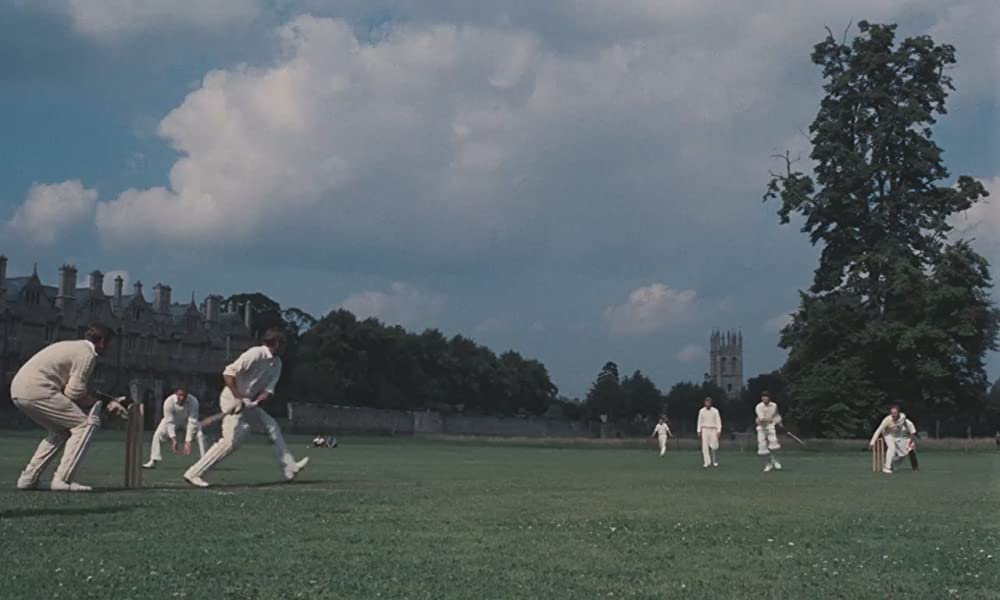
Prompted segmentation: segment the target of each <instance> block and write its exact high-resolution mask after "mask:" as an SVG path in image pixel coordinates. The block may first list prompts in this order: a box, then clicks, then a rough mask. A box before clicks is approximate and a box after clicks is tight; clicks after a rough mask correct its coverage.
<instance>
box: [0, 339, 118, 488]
mask: <svg viewBox="0 0 1000 600" xmlns="http://www.w3.org/2000/svg"><path fill="white" fill-rule="evenodd" d="M114 335H115V334H114V331H113V330H112V329H111V328H110V327H106V326H104V325H96V324H95V325H91V326H90V327H89V328H88V329H87V332H86V334H84V339H82V340H77V341H65V342H56V343H54V344H51V345H49V346H46V347H45V348H43V349H42V350H41V351H39V352H38V353H37V354H35V355H34V356H32V357H31V358H30V359H28V362H26V363H24V365H23V366H22V367H21V368H20V369H19V370H18V371H17V374H16V375H14V380H13V381H12V382H11V385H10V396H11V400H13V402H14V405H15V406H17V408H18V409H20V410H21V412H23V413H24V414H25V415H27V416H28V417H29V418H30V419H31V420H32V421H34V422H35V423H38V424H39V425H41V426H42V427H44V428H45V429H47V430H48V432H49V435H48V437H46V438H45V439H44V440H42V442H41V443H40V444H38V449H37V450H35V455H34V456H32V457H31V461H30V462H28V465H27V466H26V467H24V470H23V471H22V472H21V475H20V477H18V479H17V488H18V489H20V490H32V489H37V488H38V479H39V478H40V477H41V475H42V472H43V471H45V468H46V467H47V466H48V465H49V463H51V462H52V460H53V459H54V458H55V456H56V453H58V452H59V449H60V448H63V455H62V460H60V461H59V466H58V467H56V472H55V475H53V477H52V485H51V488H50V489H52V490H54V491H68V492H87V491H90V489H91V488H90V486H86V485H83V484H80V483H77V482H75V481H73V476H74V474H75V473H76V470H77V467H79V466H80V462H81V461H82V460H83V456H84V453H85V452H86V450H87V444H89V443H90V438H91V437H93V435H94V431H95V430H96V429H97V428H98V427H100V425H101V418H100V411H101V402H100V401H99V400H98V399H97V397H95V396H94V395H93V394H91V393H90V392H88V391H87V384H88V383H89V381H90V376H91V374H93V372H94V367H95V366H96V365H97V357H98V356H99V355H101V354H103V353H104V352H105V351H106V350H107V349H108V347H109V346H110V345H111V340H112V338H114ZM83 408H89V409H90V410H89V413H85V412H84V411H83ZM108 410H109V411H110V412H112V413H115V414H122V413H123V412H124V409H123V407H122V406H121V403H120V402H119V401H118V400H112V401H110V402H109V403H108Z"/></svg>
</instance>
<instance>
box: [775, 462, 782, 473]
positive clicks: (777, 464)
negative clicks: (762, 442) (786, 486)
mask: <svg viewBox="0 0 1000 600" xmlns="http://www.w3.org/2000/svg"><path fill="white" fill-rule="evenodd" d="M774 470H775V471H780V470H781V463H780V462H778V461H774Z"/></svg>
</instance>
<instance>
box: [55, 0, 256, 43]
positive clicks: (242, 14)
mask: <svg viewBox="0 0 1000 600" xmlns="http://www.w3.org/2000/svg"><path fill="white" fill-rule="evenodd" d="M49 8H50V9H55V10H57V11H59V12H61V13H63V14H66V15H68V16H69V18H70V20H71V22H72V23H73V28H74V29H75V30H76V31H78V32H80V33H82V34H84V35H87V36H91V37H93V38H96V39H99V40H102V41H107V40H117V39H121V38H125V37H130V36H139V35H142V34H144V33H148V32H149V31H151V30H159V29H170V28H183V29H203V30H209V31H217V30H222V29H224V28H226V27H231V26H233V25H239V24H247V23H249V22H251V21H253V19H254V18H256V17H257V16H258V14H260V11H261V4H260V2H259V0H181V1H177V2H170V1H164V0H50V2H49Z"/></svg>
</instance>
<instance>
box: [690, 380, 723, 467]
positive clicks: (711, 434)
mask: <svg viewBox="0 0 1000 600" xmlns="http://www.w3.org/2000/svg"><path fill="white" fill-rule="evenodd" d="M695 430H696V431H697V432H698V437H699V438H701V455H702V458H703V459H704V461H705V462H704V467H705V468H706V469H707V468H709V467H718V466H719V437H720V436H721V435H722V415H720V414H719V409H717V408H715V407H714V406H712V399H711V398H705V406H704V407H702V409H701V410H699V411H698V426H697V427H696V429H695Z"/></svg>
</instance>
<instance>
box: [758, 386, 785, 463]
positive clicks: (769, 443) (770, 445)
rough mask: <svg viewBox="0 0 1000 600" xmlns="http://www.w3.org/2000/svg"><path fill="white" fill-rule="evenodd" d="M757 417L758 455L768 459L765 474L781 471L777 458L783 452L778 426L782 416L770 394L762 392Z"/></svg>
mask: <svg viewBox="0 0 1000 600" xmlns="http://www.w3.org/2000/svg"><path fill="white" fill-rule="evenodd" d="M754 413H756V416H757V454H758V455H759V456H763V457H764V458H766V459H767V464H765V465H764V472H765V473H768V472H770V471H772V470H775V471H780V470H781V463H780V462H778V458H777V456H776V454H777V452H778V450H781V444H779V443H778V425H780V424H781V414H780V413H778V405H777V404H775V403H774V402H772V401H771V394H770V393H769V392H762V393H761V395H760V402H758V403H757V407H756V408H755V409H754Z"/></svg>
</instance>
